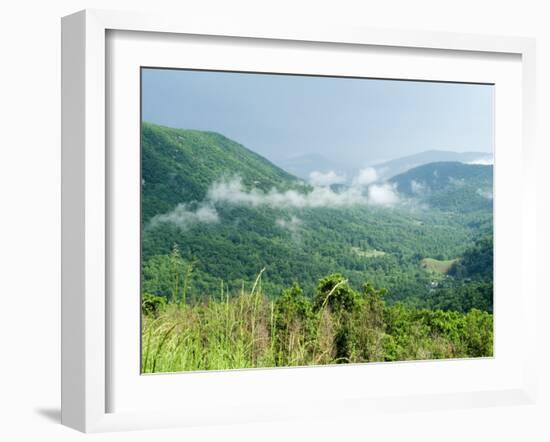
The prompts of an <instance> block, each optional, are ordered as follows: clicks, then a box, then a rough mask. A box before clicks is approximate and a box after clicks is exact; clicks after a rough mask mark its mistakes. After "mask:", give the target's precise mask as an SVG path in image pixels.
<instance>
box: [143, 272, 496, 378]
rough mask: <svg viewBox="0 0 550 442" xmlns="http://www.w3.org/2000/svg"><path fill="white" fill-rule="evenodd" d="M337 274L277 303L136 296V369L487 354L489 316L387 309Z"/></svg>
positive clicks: (251, 294)
mask: <svg viewBox="0 0 550 442" xmlns="http://www.w3.org/2000/svg"><path fill="white" fill-rule="evenodd" d="M385 294H386V290H384V289H380V290H378V289H375V288H374V287H373V286H372V285H370V284H368V283H366V284H364V285H363V287H362V289H361V290H360V291H357V290H355V289H354V288H352V287H351V286H350V285H349V283H348V281H347V280H346V279H345V278H344V277H343V276H342V275H341V274H332V275H330V276H328V277H326V278H323V279H321V280H320V281H319V282H318V285H317V289H316V292H315V293H314V294H313V296H307V295H306V294H304V292H303V291H302V289H301V288H300V287H299V286H298V285H297V284H294V285H293V286H292V287H291V288H288V289H285V290H283V292H282V293H281V294H280V296H278V297H276V299H275V300H272V299H271V298H273V297H269V296H267V295H266V294H265V293H263V291H262V284H261V273H260V275H259V276H258V278H257V279H256V281H255V283H254V284H253V286H252V288H251V290H249V291H246V292H245V290H244V288H243V289H242V290H241V292H240V293H238V294H234V295H230V294H229V293H228V292H226V291H225V289H224V285H223V284H220V291H219V293H218V295H217V296H216V298H210V299H206V300H205V299H202V300H198V301H195V302H187V301H186V300H185V299H183V298H181V296H180V298H178V299H171V300H169V301H167V299H166V298H165V297H159V296H154V295H149V294H144V295H143V297H142V311H143V322H142V372H143V373H156V372H174V371H188V370H221V369H235V368H253V367H280V366H304V365H322V364H338V363H362V362H374V361H404V360H418V359H442V358H465V357H483V356H492V352H493V316H492V314H490V313H488V312H482V311H480V310H477V309H472V310H470V311H469V312H468V313H459V312H456V311H442V310H426V309H415V308H410V307H406V306H404V305H402V304H394V305H387V304H386V303H385V301H384V295H385Z"/></svg>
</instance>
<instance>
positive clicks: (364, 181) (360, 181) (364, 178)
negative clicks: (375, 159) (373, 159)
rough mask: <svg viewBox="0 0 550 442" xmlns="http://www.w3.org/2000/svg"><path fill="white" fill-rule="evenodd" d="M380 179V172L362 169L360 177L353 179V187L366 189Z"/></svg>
mask: <svg viewBox="0 0 550 442" xmlns="http://www.w3.org/2000/svg"><path fill="white" fill-rule="evenodd" d="M377 179H378V172H377V171H376V169H374V168H373V167H367V168H366V169H361V170H360V171H359V175H357V176H356V177H355V178H354V179H353V185H354V186H359V187H366V186H368V185H369V184H372V183H374V182H375V181H376V180H377Z"/></svg>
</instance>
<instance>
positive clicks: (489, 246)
mask: <svg viewBox="0 0 550 442" xmlns="http://www.w3.org/2000/svg"><path fill="white" fill-rule="evenodd" d="M449 273H450V274H451V275H454V276H456V277H457V278H471V279H476V280H485V281H492V279H493V237H492V236H487V237H484V238H481V239H480V240H478V241H476V243H475V244H474V245H473V246H472V247H470V248H468V249H467V250H466V252H465V253H464V255H463V256H462V258H461V259H460V260H459V261H458V262H456V263H455V264H454V265H453V267H452V268H451V269H450V272H449Z"/></svg>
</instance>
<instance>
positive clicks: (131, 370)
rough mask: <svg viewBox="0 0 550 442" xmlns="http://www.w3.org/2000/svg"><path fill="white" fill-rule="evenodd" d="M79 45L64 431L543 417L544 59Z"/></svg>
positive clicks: (65, 298) (481, 46) (444, 38)
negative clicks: (539, 353) (465, 411)
mask: <svg viewBox="0 0 550 442" xmlns="http://www.w3.org/2000/svg"><path fill="white" fill-rule="evenodd" d="M62 36H63V38H62V45H63V48H62V49H63V61H62V68H63V70H62V72H63V84H62V120H63V128H62V141H63V164H62V174H63V185H62V206H63V207H62V220H63V231H62V241H63V244H62V252H63V253H62V270H63V272H62V309H63V311H62V321H63V323H62V351H63V356H62V370H63V372H62V421H63V423H64V424H66V425H68V426H71V427H73V428H76V429H79V430H81V431H86V432H89V431H109V430H119V429H138V428H155V427H166V426H187V425H210V424H216V423H233V422H254V421H261V420H274V419H275V420H278V419H286V418H315V417H324V416H329V415H330V416H334V415H335V414H336V415H338V414H341V415H354V414H355V415H368V414H370V413H372V412H374V411H377V412H380V410H382V411H384V412H395V411H403V410H405V411H407V410H411V411H412V410H418V409H422V408H423V409H426V408H434V409H436V408H459V407H476V406H488V405H499V404H510V403H515V404H519V403H529V402H531V401H533V400H534V397H535V393H536V384H535V371H536V364H535V363H534V362H533V361H534V358H533V355H534V351H535V348H534V344H533V343H534V339H533V336H534V332H535V323H534V318H535V312H536V309H535V306H536V296H537V291H536V285H535V276H534V268H535V266H534V265H533V260H534V259H535V256H536V253H535V246H536V241H535V237H534V232H535V229H534V227H533V226H534V224H535V213H534V207H535V203H534V196H533V195H534V192H533V189H534V188H535V184H534V174H533V173H531V172H532V170H533V163H534V129H533V121H534V94H535V81H534V41H533V40H531V39H525V38H510V37H490V36H475V35H462V34H460V35H459V34H446V33H438V34H432V33H424V32H414V31H407V32H404V31H395V32H390V31H381V30H372V29H350V28H342V27H338V26H334V27H331V26H327V27H324V28H315V27H310V26H309V25H308V26H307V27H304V28H301V29H294V28H287V27H285V26H282V27H281V26H274V25H272V26H269V25H265V26H264V25H262V26H259V25H258V26H252V25H250V24H245V23H234V22H233V23H230V24H229V23H201V22H200V21H197V20H192V21H191V20H189V21H187V22H186V21H185V20H184V21H181V20H179V19H178V20H176V19H175V18H172V19H171V18H168V17H153V16H151V15H147V16H145V15H140V14H129V13H114V12H107V11H83V12H79V13H76V14H74V15H71V16H68V17H65V18H64V19H63V22H62Z"/></svg>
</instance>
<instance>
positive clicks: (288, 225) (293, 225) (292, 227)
mask: <svg viewBox="0 0 550 442" xmlns="http://www.w3.org/2000/svg"><path fill="white" fill-rule="evenodd" d="M275 224H277V225H278V226H279V227H281V228H282V229H286V230H288V231H290V232H291V233H296V232H297V231H298V228H299V227H300V225H301V224H302V220H301V219H300V218H298V217H296V216H291V217H290V219H284V218H277V220H276V221H275Z"/></svg>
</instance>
